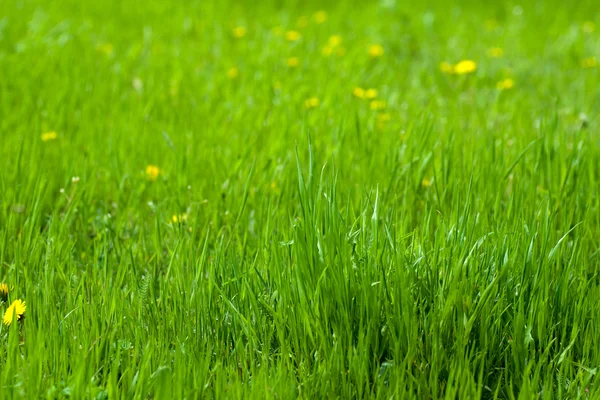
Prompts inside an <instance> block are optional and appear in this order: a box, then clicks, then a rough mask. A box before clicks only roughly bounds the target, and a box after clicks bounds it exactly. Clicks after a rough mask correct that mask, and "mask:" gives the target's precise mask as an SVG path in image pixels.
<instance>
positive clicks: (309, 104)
mask: <svg viewBox="0 0 600 400" xmlns="http://www.w3.org/2000/svg"><path fill="white" fill-rule="evenodd" d="M319 103H320V101H319V98H318V97H310V98H308V99H306V100H304V107H306V109H307V110H310V109H312V108H316V107H318V106H319Z"/></svg>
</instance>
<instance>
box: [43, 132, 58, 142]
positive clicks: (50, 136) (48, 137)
mask: <svg viewBox="0 0 600 400" xmlns="http://www.w3.org/2000/svg"><path fill="white" fill-rule="evenodd" d="M41 137H42V141H43V142H48V141H50V140H55V139H56V137H57V135H56V132H54V131H52V132H45V133H42V136H41Z"/></svg>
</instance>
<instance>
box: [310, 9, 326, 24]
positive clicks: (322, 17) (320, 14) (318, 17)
mask: <svg viewBox="0 0 600 400" xmlns="http://www.w3.org/2000/svg"><path fill="white" fill-rule="evenodd" d="M313 18H314V20H315V22H316V23H317V24H322V23H323V22H325V21H327V13H326V12H325V11H317V12H316V13H315V14H314V15H313Z"/></svg>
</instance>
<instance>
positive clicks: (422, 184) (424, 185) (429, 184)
mask: <svg viewBox="0 0 600 400" xmlns="http://www.w3.org/2000/svg"><path fill="white" fill-rule="evenodd" d="M431 183H432V181H431V180H429V179H427V178H423V180H422V181H421V186H423V187H426V188H427V187H429V186H431Z"/></svg>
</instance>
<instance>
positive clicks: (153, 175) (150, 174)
mask: <svg viewBox="0 0 600 400" xmlns="http://www.w3.org/2000/svg"><path fill="white" fill-rule="evenodd" d="M159 175H160V169H159V168H158V167H157V166H156V165H148V166H147V167H146V177H147V178H148V179H149V180H151V181H155V180H156V179H158V176H159Z"/></svg>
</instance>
